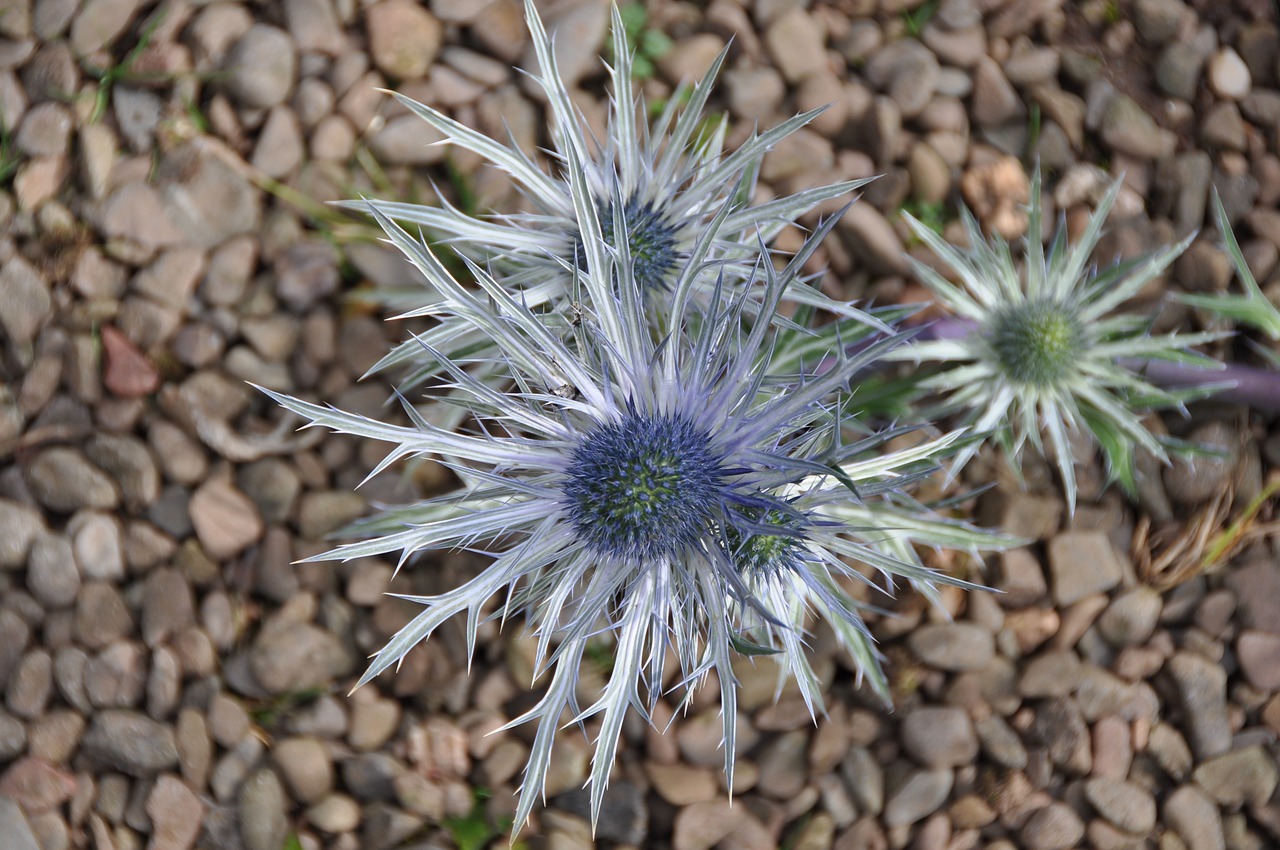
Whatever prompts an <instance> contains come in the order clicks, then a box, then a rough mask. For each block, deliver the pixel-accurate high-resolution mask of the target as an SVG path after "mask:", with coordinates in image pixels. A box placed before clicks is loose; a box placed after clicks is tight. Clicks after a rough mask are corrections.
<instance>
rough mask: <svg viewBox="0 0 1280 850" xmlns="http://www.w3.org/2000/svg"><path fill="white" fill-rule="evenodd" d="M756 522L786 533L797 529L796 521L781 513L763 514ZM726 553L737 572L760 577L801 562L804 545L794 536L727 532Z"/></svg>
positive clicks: (735, 530)
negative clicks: (727, 550) (727, 547)
mask: <svg viewBox="0 0 1280 850" xmlns="http://www.w3.org/2000/svg"><path fill="white" fill-rule="evenodd" d="M756 522H757V523H758V524H760V525H763V526H767V527H772V528H778V529H780V530H783V531H786V532H795V531H796V530H797V523H796V519H795V518H794V517H793V516H792V515H791V514H788V513H786V512H784V511H779V510H772V511H766V512H765V513H764V515H763V516H761V517H759V518H758V519H757V520H756ZM726 536H727V538H728V542H729V554H730V556H731V557H732V559H733V563H734V564H735V565H736V566H737V567H738V572H740V573H742V574H744V575H755V576H760V577H769V576H774V575H777V574H779V573H782V572H785V571H788V570H793V569H795V568H796V567H797V566H798V565H799V564H800V562H801V561H802V560H803V544H802V543H801V542H800V540H799V538H798V537H796V536H795V534H787V533H783V534H766V533H763V532H756V533H744V532H742V531H739V530H738V529H736V528H733V527H732V526H731V527H729V528H727V529H726Z"/></svg>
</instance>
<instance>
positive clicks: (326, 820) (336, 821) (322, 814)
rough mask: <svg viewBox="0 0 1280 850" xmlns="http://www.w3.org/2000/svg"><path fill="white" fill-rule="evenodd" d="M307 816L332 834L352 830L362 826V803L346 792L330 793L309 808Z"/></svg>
mask: <svg viewBox="0 0 1280 850" xmlns="http://www.w3.org/2000/svg"><path fill="white" fill-rule="evenodd" d="M306 818H307V821H308V822H309V823H310V824H311V825H312V826H314V827H315V828H316V829H318V830H320V831H321V832H327V833H329V834H330V835H337V834H339V833H343V832H351V831H352V830H354V829H355V828H356V827H358V826H360V805H359V804H358V803H357V802H356V801H355V800H353V799H351V798H350V797H348V796H347V795H345V794H329V795H328V796H326V797H324V798H323V799H321V800H320V801H318V802H317V803H315V805H313V806H311V807H310V808H308V809H307V811H306Z"/></svg>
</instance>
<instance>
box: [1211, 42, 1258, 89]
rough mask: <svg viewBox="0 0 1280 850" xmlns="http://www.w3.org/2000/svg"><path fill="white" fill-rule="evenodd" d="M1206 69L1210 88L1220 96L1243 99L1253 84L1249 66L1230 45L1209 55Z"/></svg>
mask: <svg viewBox="0 0 1280 850" xmlns="http://www.w3.org/2000/svg"><path fill="white" fill-rule="evenodd" d="M1205 70H1206V73H1207V74H1208V77H1209V88H1211V89H1212V90H1213V93H1214V94H1216V95H1217V96H1218V97H1221V98H1226V99H1228V100H1243V99H1244V98H1245V97H1247V96H1248V94H1249V90H1250V89H1251V88H1252V86H1253V80H1252V79H1251V78H1250V75H1249V66H1248V65H1246V64H1245V63H1244V60H1243V59H1241V58H1240V54H1239V53H1236V51H1235V50H1234V49H1232V48H1230V47H1224V48H1222V49H1221V50H1219V51H1218V52H1217V53H1215V54H1213V56H1211V57H1209V63H1208V65H1207V66H1206V69H1205Z"/></svg>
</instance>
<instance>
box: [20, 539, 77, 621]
mask: <svg viewBox="0 0 1280 850" xmlns="http://www.w3.org/2000/svg"><path fill="white" fill-rule="evenodd" d="M27 589H28V590H30V591H31V595H32V596H34V597H35V599H36V601H37V602H39V603H40V604H41V605H43V606H44V607H45V608H46V609H47V610H54V609H57V608H65V607H66V606H68V605H71V604H72V603H73V602H75V601H76V595H77V594H78V593H79V592H80V572H79V571H78V570H77V569H76V562H75V556H74V555H73V553H72V551H71V542H70V541H68V540H67V538H65V537H62V536H57V535H53V534H46V535H43V536H41V537H40V538H39V539H37V540H36V542H35V545H33V546H32V547H31V560H30V563H29V564H28V566H27Z"/></svg>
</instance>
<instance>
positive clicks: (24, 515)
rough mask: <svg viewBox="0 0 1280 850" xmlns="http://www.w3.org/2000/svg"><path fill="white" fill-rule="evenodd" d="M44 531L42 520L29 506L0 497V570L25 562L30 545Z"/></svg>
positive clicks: (15, 566) (12, 567) (13, 567)
mask: <svg viewBox="0 0 1280 850" xmlns="http://www.w3.org/2000/svg"><path fill="white" fill-rule="evenodd" d="M43 531H44V520H43V519H41V517H40V514H39V512H37V511H35V510H33V509H31V508H30V507H28V506H26V505H23V504H19V503H18V502H12V501H10V500H8V499H0V570H11V569H15V568H17V567H20V566H22V565H23V564H24V563H26V560H27V554H28V553H29V552H30V551H31V546H32V544H33V543H35V541H36V540H37V539H39V537H40V535H41V534H42V532H43Z"/></svg>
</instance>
